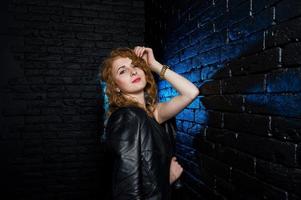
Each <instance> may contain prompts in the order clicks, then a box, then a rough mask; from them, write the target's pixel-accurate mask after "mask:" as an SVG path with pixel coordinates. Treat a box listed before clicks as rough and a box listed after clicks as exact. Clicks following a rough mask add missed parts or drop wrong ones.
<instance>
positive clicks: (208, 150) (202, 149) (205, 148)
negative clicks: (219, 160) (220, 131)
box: [193, 137, 216, 157]
mask: <svg viewBox="0 0 301 200" xmlns="http://www.w3.org/2000/svg"><path fill="white" fill-rule="evenodd" d="M193 147H194V148H195V149H196V150H197V151H198V152H199V153H201V154H203V155H202V157H203V156H204V155H206V156H211V157H216V150H215V144H214V143H212V142H211V141H208V140H205V138H204V137H198V138H196V139H195V141H194V146H193Z"/></svg>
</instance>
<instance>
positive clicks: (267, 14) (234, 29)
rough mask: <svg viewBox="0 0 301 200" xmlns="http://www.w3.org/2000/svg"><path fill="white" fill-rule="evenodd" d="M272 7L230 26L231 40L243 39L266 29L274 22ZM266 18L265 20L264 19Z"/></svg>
mask: <svg viewBox="0 0 301 200" xmlns="http://www.w3.org/2000/svg"><path fill="white" fill-rule="evenodd" d="M272 17H273V13H272V9H266V10H264V11H263V12H261V13H259V14H257V15H255V16H254V17H247V18H245V19H243V20H242V21H240V22H238V23H235V24H234V25H232V26H230V27H229V39H230V41H233V40H239V39H243V38H245V37H247V36H249V35H250V34H252V33H254V32H257V31H260V30H263V29H266V28H267V27H269V26H271V25H272V22H273V19H272ZM262 19H264V20H262Z"/></svg>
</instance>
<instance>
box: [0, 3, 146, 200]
mask: <svg viewBox="0 0 301 200" xmlns="http://www.w3.org/2000/svg"><path fill="white" fill-rule="evenodd" d="M0 9H1V14H0V15H1V17H0V18H1V19H0V21H1V31H0V35H1V45H0V46H1V51H0V53H1V68H0V70H1V71H0V82H1V85H0V93H1V99H0V112H1V115H0V122H1V123H0V125H1V126H0V127H1V132H0V155H1V156H0V162H1V165H0V173H1V174H0V177H1V178H0V183H1V185H0V188H1V194H0V198H1V199H3V198H4V195H5V194H7V195H9V196H8V197H7V198H9V199H39V200H40V199H104V195H105V192H106V191H108V186H109V185H108V184H107V183H106V182H105V179H104V178H107V177H106V176H105V175H107V174H109V173H108V172H107V171H106V170H108V169H106V168H105V162H106V160H105V159H104V156H103V151H104V150H103V147H102V145H101V140H100V135H101V133H102V122H101V119H102V114H103V113H102V108H101V103H102V102H101V92H100V86H99V81H98V77H97V75H98V66H99V64H100V63H101V60H102V58H103V57H104V55H106V54H107V53H108V52H109V51H110V50H111V49H112V48H115V47H118V46H130V47H133V46H135V45H137V44H141V43H143V42H144V2H143V1H139V0H127V1H121V0H120V1H112V0H100V1H99V0H89V1H79V0H73V1H69V0H51V1H33V0H28V1H21V0H11V1H1V8H0Z"/></svg>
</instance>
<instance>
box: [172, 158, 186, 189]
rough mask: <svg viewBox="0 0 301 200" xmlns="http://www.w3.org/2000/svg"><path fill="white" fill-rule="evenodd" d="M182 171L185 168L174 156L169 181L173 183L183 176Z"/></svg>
mask: <svg viewBox="0 0 301 200" xmlns="http://www.w3.org/2000/svg"><path fill="white" fill-rule="evenodd" d="M182 172H183V168H182V167H181V165H180V164H179V163H178V162H177V158H176V157H172V159H171V163H170V170H169V183H170V184H172V183H173V182H175V181H176V180H177V179H178V178H179V177H180V176H181V174H182Z"/></svg>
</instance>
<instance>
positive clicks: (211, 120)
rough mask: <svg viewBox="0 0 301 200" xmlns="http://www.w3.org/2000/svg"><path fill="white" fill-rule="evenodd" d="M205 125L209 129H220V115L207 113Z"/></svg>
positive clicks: (212, 112) (211, 112)
mask: <svg viewBox="0 0 301 200" xmlns="http://www.w3.org/2000/svg"><path fill="white" fill-rule="evenodd" d="M207 113H208V115H207V124H208V126H210V127H216V128H221V127H222V120H223V119H222V113H220V112H215V111H207Z"/></svg>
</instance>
